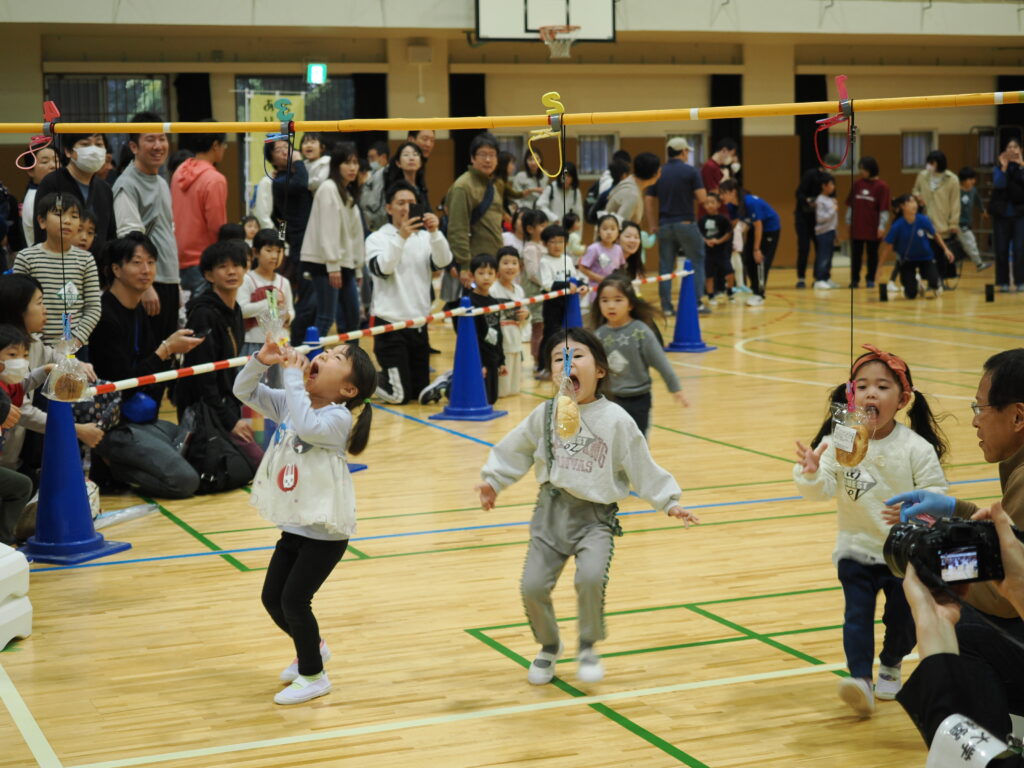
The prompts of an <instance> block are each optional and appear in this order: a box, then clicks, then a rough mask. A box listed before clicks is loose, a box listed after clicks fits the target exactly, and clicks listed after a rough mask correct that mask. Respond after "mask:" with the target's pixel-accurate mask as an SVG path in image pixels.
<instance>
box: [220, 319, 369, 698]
mask: <svg viewBox="0 0 1024 768" xmlns="http://www.w3.org/2000/svg"><path fill="white" fill-rule="evenodd" d="M277 363H279V364H280V365H281V367H282V368H283V369H284V389H283V390H281V389H272V388H270V387H268V386H266V385H265V384H260V379H261V378H262V377H263V375H264V374H265V373H266V372H267V369H268V368H270V366H272V365H274V364H277ZM376 386H377V372H376V369H375V368H374V366H373V361H371V360H370V357H369V355H367V353H366V352H365V351H363V350H362V349H360V348H359V347H357V346H356V345H354V344H343V345H340V346H337V347H334V348H333V349H330V350H326V349H325V350H324V351H322V352H321V353H320V354H319V355H317V356H316V357H314V358H313V359H312V360H310V359H308V358H307V357H306V356H305V355H303V354H301V353H299V352H297V351H296V350H294V349H292V348H291V347H290V346H284V347H280V346H278V344H277V343H276V342H275V341H274V340H273V339H272V337H271V336H270V335H269V334H268V336H267V341H266V343H264V345H263V346H262V347H261V348H260V350H259V352H257V353H256V354H255V355H253V356H252V358H250V359H249V362H248V363H246V365H245V367H244V368H243V369H242V370H241V372H240V373H239V374H238V378H237V379H235V385H234V393H235V397H237V398H238V399H239V400H241V401H242V402H243V403H245V404H247V405H249V406H250V407H252V408H253V409H254V410H256V411H259V412H260V413H262V414H263V415H264V416H267V417H268V418H271V419H273V420H274V421H275V422H277V424H278V428H277V431H276V432H275V433H274V437H273V442H272V444H271V446H270V447H269V448H268V449H267V452H266V453H265V454H264V456H263V461H262V463H261V464H260V468H259V470H257V472H256V477H255V479H254V480H253V484H252V495H251V496H250V503H251V504H252V505H253V506H254V507H256V508H257V509H259V512H260V515H261V516H262V517H264V518H265V519H267V520H269V521H270V522H272V523H275V524H276V525H277V526H278V527H279V528H280V529H281V538H280V539H279V540H278V542H277V546H276V547H275V548H274V554H273V556H272V557H271V559H270V565H269V567H268V568H267V575H266V578H265V579H264V581H263V606H264V608H266V610H267V613H269V614H270V618H272V619H273V620H274V623H275V624H277V626H278V627H280V628H281V629H282V630H283V631H284V632H285V633H286V634H287V635H288V636H289V637H291V639H292V642H293V643H294V645H295V652H296V658H295V660H294V661H293V662H292V663H291V664H289V665H288V666H287V667H285V668H284V670H283V671H282V672H281V675H280V679H281V681H282V682H285V683H290V685H289V686H288V687H287V688H284V689H283V690H281V691H280V692H278V694H277V695H276V696H274V701H275V702H276V703H277V704H299V703H301V702H304V701H309V700H310V699H314V698H316V697H317V696H323V695H324V694H326V693H329V692H330V690H331V683H330V680H328V679H327V673H326V672H325V671H324V662H325V661H327V660H329V659H330V657H331V652H330V650H329V649H328V647H327V644H326V643H325V642H324V641H323V639H321V637H320V629H319V626H318V625H317V621H316V617H315V616H314V615H313V610H312V607H311V603H312V601H313V596H314V595H315V594H316V592H317V590H318V589H320V586H321V585H322V584H323V583H324V581H326V580H327V577H328V576H330V575H331V571H333V570H334V566H336V565H337V564H338V561H339V560H341V556H342V555H343V554H344V553H345V549H346V548H347V547H348V541H349V538H350V537H351V536H353V535H354V534H355V531H356V510H355V492H354V491H353V488H352V478H351V476H350V475H349V471H348V464H347V462H346V460H345V454H346V452H348V453H351V454H358V453H361V452H362V451H363V449H364V448H366V443H367V441H368V440H369V438H370V426H371V424H372V423H373V409H372V408H371V406H370V397H371V396H372V395H373V393H374V391H375V389H376Z"/></svg>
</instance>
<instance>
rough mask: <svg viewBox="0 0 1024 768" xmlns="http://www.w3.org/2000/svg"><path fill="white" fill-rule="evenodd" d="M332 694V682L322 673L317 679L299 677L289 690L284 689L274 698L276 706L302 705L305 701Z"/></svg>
mask: <svg viewBox="0 0 1024 768" xmlns="http://www.w3.org/2000/svg"><path fill="white" fill-rule="evenodd" d="M330 692H331V681H330V680H328V679H327V673H326V672H321V673H320V674H319V675H317V676H316V677H303V676H302V675H299V676H298V677H296V678H295V679H294V680H293V681H292V684H291V685H289V686H288V687H287V688H282V689H281V690H280V691H278V692H277V694H276V695H275V696H274V703H275V704H301V703H302V702H304V701H309V700H310V699H315V698H316V697H317V696H323V695H324V694H327V693H330Z"/></svg>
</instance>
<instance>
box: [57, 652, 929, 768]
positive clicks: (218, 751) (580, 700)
mask: <svg viewBox="0 0 1024 768" xmlns="http://www.w3.org/2000/svg"><path fill="white" fill-rule="evenodd" d="M906 658H907V659H908V660H911V659H915V658H916V654H915V655H911V656H907V657H906ZM845 667H846V664H845V663H835V664H820V665H816V666H812V667H804V666H801V667H796V668H793V669H780V670H775V671H773V672H758V673H755V674H751V675H739V676H736V677H721V678H717V679H714V680H700V681H697V682H692V683H676V684H674V685H660V686H656V687H654V688H640V689H637V690H632V691H619V692H617V693H603V694H599V695H597V696H580V697H577V698H572V699H558V700H556V701H541V702H535V703H533V704H518V705H513V706H508V707H494V708H491V709H480V710H476V711H475V712H461V713H458V714H448V715H436V716H434V717H421V718H415V719H412V720H399V721H396V722H390V723H376V724H373V725H360V726H354V727H352V728H338V729H335V730H331V731H323V732H320V733H307V734H303V735H298V736H284V737H281V738H278V739H262V740H260V741H247V742H241V743H238V744H223V745H220V746H214V747H203V748H200V749H186V750H181V751H178V752H166V753H163V754H156V755H144V756H139V757H128V758H123V759H120V760H107V761H104V762H101V763H85V764H81V765H76V766H73V767H72V768H131V766H136V765H151V764H154V763H168V762H172V761H174V760H188V759H193V758H199V757H209V756H211V755H224V754H230V753H232V752H245V751H250V750H255V749H267V748H270V747H279V746H290V745H293V744H307V743H310V742H315V741H327V740H331V739H341V738H345V737H349V736H366V735H369V734H375V733H388V732H392V731H402V730H408V729H411V728H424V727H428V726H435V725H449V724H451V723H459V722H465V721H468V720H482V719H485V718H491V717H504V716H507V715H518V714H523V713H526V712H540V711H544V710H550V709H564V708H567V707H578V706H587V705H591V704H600V703H607V702H611V701H622V700H628V699H638V698H644V697H646V696H661V695H664V694H668V693H679V692H682V691H695V690H700V689H704V688H717V687H721V686H727V685H740V684H743V683H753V682H760V681H764V680H780V679H785V678H790V677H802V676H805V675H815V674H820V673H822V672H834V671H836V670H839V669H844V668H845Z"/></svg>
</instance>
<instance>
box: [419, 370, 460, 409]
mask: <svg viewBox="0 0 1024 768" xmlns="http://www.w3.org/2000/svg"><path fill="white" fill-rule="evenodd" d="M452 373H454V372H453V371H445V372H444V373H442V374H441V375H440V376H438V377H436V378H435V379H434V380H433V381H432V382H430V383H429V384H428V385H427V386H425V387H424V388H423V390H422V391H421V392H420V395H419V398H418V399H419V401H420V405H429V404H430V403H436V402H437V401H438V400H440V399H441V398H442V397H444V395H445V393H446V392H447V390H448V387H449V386H450V385H451V381H452Z"/></svg>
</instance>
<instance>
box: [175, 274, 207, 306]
mask: <svg viewBox="0 0 1024 768" xmlns="http://www.w3.org/2000/svg"><path fill="white" fill-rule="evenodd" d="M179 275H180V276H181V290H183V291H188V292H189V298H194V297H196V296H198V295H199V294H200V293H202V292H203V291H205V290H206V289H207V287H208V286H209V283H207V282H206V278H205V277H203V273H202V272H200V271H199V267H198V266H196V267H185V268H184V269H183V270H181V271H180V272H179Z"/></svg>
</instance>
